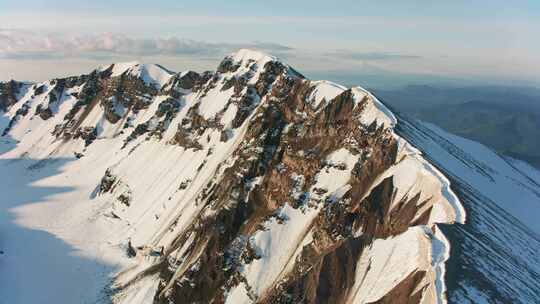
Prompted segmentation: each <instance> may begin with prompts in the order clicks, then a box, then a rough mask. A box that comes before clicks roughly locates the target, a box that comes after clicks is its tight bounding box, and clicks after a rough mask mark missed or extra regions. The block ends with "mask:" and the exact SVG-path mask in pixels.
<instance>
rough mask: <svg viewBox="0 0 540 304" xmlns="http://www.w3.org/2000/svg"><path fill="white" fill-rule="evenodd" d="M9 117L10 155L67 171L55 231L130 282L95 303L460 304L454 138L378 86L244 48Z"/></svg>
mask: <svg viewBox="0 0 540 304" xmlns="http://www.w3.org/2000/svg"><path fill="white" fill-rule="evenodd" d="M0 110H3V111H5V114H4V115H3V117H7V118H9V119H8V120H6V121H5V122H4V123H3V125H0V127H3V144H2V145H3V148H2V151H4V153H3V154H2V156H1V157H2V159H11V160H13V159H20V160H23V161H24V162H25V164H27V166H26V165H25V168H26V169H29V170H32V172H48V171H43V170H48V169H47V168H51V169H50V170H49V171H51V172H52V171H55V170H52V166H55V164H59V163H61V165H58V168H56V171H55V172H54V173H50V174H49V175H48V176H46V177H43V180H44V181H45V182H44V183H45V184H46V185H47V187H58V186H63V187H69V188H70V189H69V190H66V191H65V192H62V193H59V194H58V193H57V194H55V195H44V197H41V198H39V199H38V198H31V200H37V201H45V202H49V204H52V205H51V206H50V207H43V208H41V209H40V213H41V215H42V217H43V216H45V217H50V218H54V223H56V224H55V225H54V228H48V229H51V230H50V231H51V233H53V234H55V235H57V236H58V237H60V238H61V239H64V240H68V242H69V243H70V245H72V246H74V247H75V248H77V249H78V250H80V251H81V252H84V254H85V255H86V256H90V257H93V258H96V259H99V260H103V261H106V262H107V263H108V264H112V265H114V266H115V268H116V269H117V270H118V271H117V272H115V276H114V280H113V282H112V283H110V282H106V285H105V286H106V287H107V288H106V289H104V290H105V293H104V294H103V293H101V294H97V292H96V293H94V294H91V293H87V294H85V299H84V300H88V301H97V302H99V301H104V300H103V299H104V298H106V299H112V300H113V302H115V303H151V302H155V303H445V302H447V298H448V292H447V284H446V282H447V280H446V278H445V273H446V270H445V269H446V264H445V263H446V261H447V260H448V258H449V257H450V256H451V252H452V248H453V247H452V246H453V244H452V243H451V241H449V240H448V239H447V237H446V236H445V233H443V232H442V231H441V225H443V226H444V227H448V226H457V227H461V226H463V224H465V218H466V214H465V213H466V212H465V208H464V207H463V205H462V202H460V198H461V197H460V198H458V196H457V195H456V194H455V193H454V192H453V190H452V189H451V187H450V186H451V185H450V182H449V180H448V179H447V178H446V177H445V175H444V174H443V173H441V172H440V171H439V170H438V169H437V168H436V167H435V166H434V165H432V164H431V162H430V161H428V160H426V158H425V157H424V156H423V155H422V153H421V152H420V150H419V148H423V149H424V148H425V149H427V147H430V146H429V145H438V144H439V143H440V142H444V141H442V140H438V139H430V140H429V141H427V140H426V138H428V137H429V136H428V135H430V134H432V133H430V132H431V131H423V132H424V133H422V132H420V131H419V130H421V129H420V127H419V126H418V125H415V124H413V123H409V122H407V121H404V122H402V121H401V118H399V117H396V116H395V115H394V114H393V113H392V112H391V111H390V110H389V109H388V108H387V107H386V106H385V105H384V104H383V103H382V102H381V101H379V100H378V99H377V98H376V97H375V96H374V95H373V94H371V93H370V92H368V91H366V90H365V89H363V88H360V87H355V88H350V89H347V88H345V87H342V86H340V85H337V84H334V83H331V82H327V81H311V80H308V79H306V78H305V77H304V76H302V75H301V74H300V73H298V72H297V71H296V70H294V69H293V68H292V67H290V66H288V65H287V64H285V63H283V62H281V61H280V60H278V59H277V58H276V57H273V56H269V55H267V54H264V53H261V52H258V51H252V50H245V49H244V50H240V51H238V52H236V53H234V54H231V55H229V56H227V57H225V58H224V59H223V60H222V61H221V63H220V64H219V65H218V67H217V69H216V71H215V72H204V73H197V72H193V71H186V72H181V73H172V72H170V71H168V70H167V69H165V68H163V67H161V66H159V65H147V64H139V63H125V64H112V65H110V66H105V67H101V68H98V69H96V70H94V71H92V72H91V73H90V74H86V75H81V76H77V77H68V78H62V79H54V80H51V81H46V82H43V83H37V84H25V83H18V82H10V83H6V84H2V86H0ZM422 130H423V129H422ZM420 134H424V135H422V136H420ZM412 143H415V145H417V147H415V146H414V145H413V144H412ZM452 151H456V150H455V149H454V150H452ZM429 159H430V160H433V159H434V161H435V162H437V165H438V167H444V163H443V164H442V165H441V163H440V162H439V159H437V158H436V156H430V157H429ZM469 163H470V164H472V161H469ZM479 168H482V167H481V166H479ZM12 170H15V169H12ZM40 170H41V171H40ZM486 174H489V173H486ZM465 180H466V179H465ZM460 183H465V182H460ZM529 183H530V182H529ZM537 186H538V185H537ZM531 187H532V186H531ZM465 188H466V187H463V189H465ZM460 193H463V192H462V191H460ZM53 205H54V206H53ZM44 220H45V219H43V218H41V221H42V222H41V224H36V223H35V222H34V224H33V225H35V226H39V227H45V226H47V224H44V223H43V221H44ZM35 221H36V220H35ZM47 227H51V226H47ZM445 229H446V228H445ZM443 230H444V229H443ZM452 235H453V236H455V235H454V234H452ZM533 239H534V238H533ZM494 242H496V241H494ZM531 242H532V243H531V244H532V246H537V245H538V242H536V241H531ZM535 242H536V243H535ZM490 244H492V243H490ZM493 244H494V243H493ZM490 246H494V245H490ZM509 269H510V268H509ZM509 271H510V270H509ZM458 281H459V280H458V279H455V278H453V281H452V282H453V283H452V284H454V283H455V282H458ZM536 283H537V281H536ZM536 283H535V282H533V283H532V284H533V285H534V284H536ZM490 284H491V285H490ZM454 285H455V284H454ZM454 285H452V286H454ZM484 285H485V286H494V284H493V283H491V281H489V280H488V279H486V280H485V281H484ZM453 288H454V289H453V290H452V292H455V295H456V297H462V298H463V299H474V296H471V295H470V294H468V295H467V294H465V293H466V292H463V293H459V292H460V291H459V288H457V287H453ZM534 288H535V287H534V286H533V287H530V288H529V289H527V290H525V291H524V292H523V294H526V292H528V291H529V290H534ZM102 291H103V290H102ZM45 292H46V291H45ZM458 293H459V294H458ZM78 296H79V298H78V300H76V301H75V302H77V301H79V302H80V300H81V299H80V295H78ZM74 297H76V296H74ZM74 299H77V298H74ZM525 299H526V296H525ZM68 302H69V301H68ZM72 302H73V301H72Z"/></svg>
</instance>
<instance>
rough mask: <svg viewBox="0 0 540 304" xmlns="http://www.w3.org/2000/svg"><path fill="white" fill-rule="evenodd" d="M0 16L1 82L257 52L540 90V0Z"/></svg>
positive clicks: (318, 71) (108, 4) (140, 6)
mask: <svg viewBox="0 0 540 304" xmlns="http://www.w3.org/2000/svg"><path fill="white" fill-rule="evenodd" d="M0 20H2V21H1V22H0V80H8V79H19V80H33V81H41V80H45V79H49V78H53V77H62V76H67V75H78V74H82V73H87V72H89V71H91V70H92V69H93V68H95V67H96V66H99V65H103V64H107V63H111V62H119V61H133V60H137V61H141V62H150V63H159V64H162V65H164V66H166V67H167V68H169V69H171V70H175V71H182V70H186V69H191V70H212V69H215V68H216V66H217V64H218V63H219V61H220V59H221V58H222V57H223V56H224V55H226V54H228V53H230V52H233V51H234V50H236V49H239V48H243V47H248V48H254V49H260V50H263V51H266V52H268V53H270V54H273V55H276V56H277V57H280V58H282V59H283V60H284V61H286V62H287V63H289V64H291V65H292V66H294V67H295V68H296V69H297V70H299V71H301V72H302V73H304V74H306V75H307V76H310V77H316V78H324V76H325V75H329V76H331V77H334V78H335V77H337V78H339V76H342V77H341V78H344V79H345V81H347V82H350V81H358V82H362V80H364V81H365V80H366V79H371V80H370V81H375V82H377V81H379V82H381V85H390V84H392V83H398V82H399V83H401V82H407V81H409V82H430V81H431V82H435V81H442V82H448V83H450V82H453V81H454V82H464V83H467V82H468V83H486V84H491V83H493V84H498V83H503V84H509V85H532V86H540V73H539V72H540V56H538V54H540V39H538V37H540V1H537V0H534V1H519V0H517V1H500V0H489V1H487V0H485V1H481V0H476V1H462V0H455V1H431V0H409V1H391V0H386V1H362V0H356V1H352V0H351V1H349V0H343V1H319V0H310V1H307V0H296V1H290V0H289V1H282V0H274V1H256V0H254V1H238V0H229V1H217V0H214V1H176V0H174V1H173V0H153V1H148V0H131V1H127V0H114V1H113V0H107V1H105V0H93V1H82V0H69V1H68V0H47V1H43V0H25V1H15V0H0ZM332 75H333V76H332ZM331 77H329V78H331Z"/></svg>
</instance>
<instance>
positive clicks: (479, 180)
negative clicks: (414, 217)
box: [398, 120, 540, 303]
mask: <svg viewBox="0 0 540 304" xmlns="http://www.w3.org/2000/svg"><path fill="white" fill-rule="evenodd" d="M398 133H400V134H402V135H403V136H404V137H405V138H407V139H408V140H409V141H411V142H412V143H414V144H415V145H416V146H417V147H419V148H420V149H422V150H423V151H424V153H425V157H426V158H428V159H430V160H431V161H432V162H433V163H435V164H436V165H437V166H438V167H439V168H441V169H442V170H443V171H444V172H445V174H446V175H447V176H449V177H450V179H451V180H452V185H453V188H454V189H455V191H456V192H457V194H458V195H459V197H460V199H461V201H462V202H463V204H464V207H465V209H466V210H467V215H468V217H467V223H466V224H465V225H454V226H449V227H444V229H443V231H444V232H445V234H446V235H447V236H449V238H450V240H451V243H452V244H453V247H452V250H451V257H450V261H449V265H450V266H449V269H450V270H449V272H448V276H447V281H448V286H449V300H450V302H453V303H540V298H539V297H538V295H539V294H540V255H539V254H538V253H539V252H540V226H539V224H540V222H539V221H538V216H539V215H540V178H539V177H540V176H539V175H538V174H539V173H540V172H539V171H537V170H536V169H535V168H532V167H530V166H529V165H527V164H525V163H523V162H520V161H515V160H509V159H505V158H503V157H501V156H499V155H497V154H496V153H494V152H493V151H491V150H489V149H488V148H486V147H485V146H483V145H481V144H478V143H476V142H473V141H470V140H467V139H463V138H460V137H458V136H455V135H451V134H448V133H446V132H444V131H442V130H441V129H439V128H437V127H435V126H433V125H431V124H423V123H418V122H406V121H403V120H402V123H401V124H400V127H399V130H398Z"/></svg>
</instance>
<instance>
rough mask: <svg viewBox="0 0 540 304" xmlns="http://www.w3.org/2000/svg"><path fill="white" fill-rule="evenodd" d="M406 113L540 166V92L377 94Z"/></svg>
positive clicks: (414, 89) (412, 89) (426, 89)
mask: <svg viewBox="0 0 540 304" xmlns="http://www.w3.org/2000/svg"><path fill="white" fill-rule="evenodd" d="M374 91H375V92H376V94H377V95H378V97H379V98H380V99H382V100H383V101H384V102H386V103H387V104H389V105H390V106H392V107H393V108H394V109H395V110H397V111H399V112H402V113H403V114H406V115H409V116H412V117H415V118H418V119H421V120H424V121H428V122H431V123H434V124H436V125H438V126H440V127H441V128H443V129H446V130H447V131H450V132H452V133H454V134H457V135H460V136H463V137H467V138H469V139H473V140H475V141H479V142H481V143H483V144H486V145H488V146H490V147H492V148H493V149H495V150H496V151H498V152H500V153H503V154H505V155H508V156H512V157H514V158H518V159H521V160H525V161H527V162H529V163H530V164H532V165H534V166H536V167H537V168H538V167H540V140H539V138H540V131H539V130H540V90H539V89H536V88H510V87H481V86H476V87H462V88H450V87H442V86H441V87H437V86H417V85H415V86H407V87H404V88H401V89H390V90H385V89H381V90H377V89H375V90H374Z"/></svg>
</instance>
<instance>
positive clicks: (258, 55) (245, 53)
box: [228, 49, 279, 63]
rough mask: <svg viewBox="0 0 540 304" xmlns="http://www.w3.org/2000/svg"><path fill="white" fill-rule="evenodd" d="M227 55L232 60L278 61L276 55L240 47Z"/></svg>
mask: <svg viewBox="0 0 540 304" xmlns="http://www.w3.org/2000/svg"><path fill="white" fill-rule="evenodd" d="M228 57H230V58H231V59H232V60H233V61H234V62H242V61H257V62H264V63H266V62H268V61H279V60H278V58H277V57H274V56H271V55H269V54H266V53H264V52H262V51H258V50H254V49H240V50H238V51H236V52H234V53H232V54H231V55H229V56H228Z"/></svg>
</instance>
